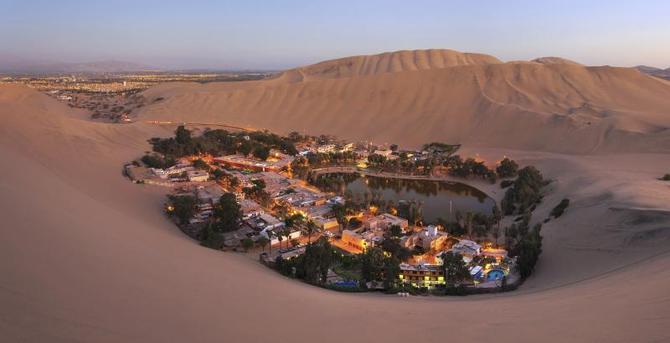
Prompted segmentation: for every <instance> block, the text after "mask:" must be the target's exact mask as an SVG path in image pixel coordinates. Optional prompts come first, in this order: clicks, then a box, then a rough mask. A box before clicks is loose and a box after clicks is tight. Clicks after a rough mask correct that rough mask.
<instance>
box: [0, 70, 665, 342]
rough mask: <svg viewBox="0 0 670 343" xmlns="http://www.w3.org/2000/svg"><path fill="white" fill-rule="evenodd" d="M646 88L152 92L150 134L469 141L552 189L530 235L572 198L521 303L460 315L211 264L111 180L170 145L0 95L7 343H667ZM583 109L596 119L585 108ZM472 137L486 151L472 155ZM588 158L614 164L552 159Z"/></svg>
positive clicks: (473, 306)
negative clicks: (268, 131) (212, 127)
mask: <svg viewBox="0 0 670 343" xmlns="http://www.w3.org/2000/svg"><path fill="white" fill-rule="evenodd" d="M531 76H532V77H531ZM398 79H400V80H402V82H401V81H398ZM565 80H568V81H565ZM577 80H580V82H582V83H581V84H580V85H575V82H576V81H577ZM650 80H653V79H649V78H647V77H645V76H642V75H640V74H638V73H637V72H633V71H630V70H626V69H616V68H583V67H578V66H571V65H561V64H555V65H541V64H538V63H530V62H529V63H515V64H500V65H498V64H489V65H484V66H481V65H464V66H457V67H450V68H441V69H434V70H433V69H431V70H424V71H400V72H386V73H382V74H378V75H366V76H360V77H352V78H349V77H344V78H335V79H327V80H312V81H299V82H287V81H285V80H279V79H277V80H270V81H265V82H248V83H235V84H210V85H198V86H196V85H191V84H167V85H164V86H161V87H159V88H158V89H152V90H149V91H148V92H147V93H146V94H147V96H157V95H158V94H161V95H167V96H168V100H166V103H165V104H156V105H154V106H152V108H150V109H148V110H147V111H146V112H145V113H142V114H141V117H144V118H162V119H169V120H187V121H196V120H217V121H226V122H228V121H231V122H234V123H238V124H255V125H256V126H267V127H272V125H276V126H277V128H279V129H282V130H290V129H292V128H295V127H299V126H301V125H303V126H304V128H302V127H299V128H301V129H305V130H307V129H309V130H310V131H311V130H314V131H316V132H321V131H323V132H330V133H341V134H342V135H343V136H352V137H356V138H364V137H366V136H364V135H365V134H367V135H368V136H367V137H372V138H373V139H375V140H382V139H389V140H393V141H400V142H403V143H404V142H407V143H414V142H416V143H419V142H423V141H426V140H428V139H439V140H447V139H451V138H452V137H463V141H464V142H465V141H468V142H471V143H473V145H468V146H466V151H465V152H466V153H474V152H478V153H480V154H481V155H482V156H484V157H486V158H498V157H499V156H501V155H509V156H512V157H513V158H516V159H518V160H519V161H521V162H522V163H524V164H526V163H531V164H535V165H537V166H538V167H539V168H540V169H541V170H542V171H543V173H545V174H546V175H547V176H548V177H550V178H552V179H554V180H555V182H554V183H553V184H552V188H553V190H552V192H551V193H550V194H549V195H548V197H547V198H546V199H545V200H544V202H543V204H542V205H541V206H540V207H539V208H538V210H537V212H536V216H537V218H542V217H543V216H545V215H546V214H547V213H548V211H549V210H550V209H551V208H552V207H553V206H554V205H555V204H556V203H558V201H559V200H560V199H561V198H562V197H564V196H569V197H570V198H571V200H572V201H571V207H570V208H569V210H568V212H567V213H566V214H565V215H564V217H562V218H561V219H559V220H556V221H552V222H550V223H549V224H547V225H546V226H545V228H544V229H543V234H544V236H545V252H544V253H543V255H542V257H541V259H540V262H539V265H538V271H537V273H536V274H535V275H534V276H533V277H532V278H531V279H530V280H529V281H528V282H527V283H526V284H525V285H524V286H523V287H522V288H521V289H520V290H518V291H515V292H512V293H507V294H501V295H496V296H476V297H467V298H433V297H429V298H421V297H418V298H397V297H394V296H381V295H371V294H343V293H335V292H332V291H326V290H322V289H318V288H314V287H311V286H308V285H304V284H301V283H299V282H297V281H294V280H289V279H286V278H284V277H282V276H280V275H278V274H276V273H272V272H271V271H269V270H267V269H265V268H264V267H262V266H261V265H260V264H259V263H257V262H255V261H253V260H251V259H249V258H247V257H246V256H241V255H237V254H233V253H222V252H216V251H212V250H208V249H205V248H202V247H200V246H198V245H197V244H196V243H195V242H192V241H190V240H189V239H188V238H186V237H185V236H184V235H183V234H181V232H179V231H178V229H176V228H175V227H174V226H173V225H172V224H171V223H170V222H169V221H168V220H167V219H165V218H164V216H163V215H162V214H161V211H160V208H161V202H162V200H163V194H162V193H161V192H162V190H160V189H156V188H151V187H150V186H146V187H143V186H139V185H133V184H131V183H130V182H128V181H127V180H125V179H124V178H123V177H122V175H121V165H122V163H123V162H124V161H127V160H129V159H131V158H134V157H136V156H137V155H139V154H141V153H142V152H143V151H144V150H146V149H148V145H147V143H146V139H147V138H149V137H152V136H156V135H166V134H168V133H169V129H170V128H161V127H156V126H152V125H149V124H144V123H141V122H137V123H134V124H129V125H113V124H102V123H93V122H89V121H87V120H85V119H84V118H85V115H84V114H83V113H79V112H72V111H71V109H69V108H68V107H66V106H65V105H63V104H60V103H57V102H56V101H55V100H53V99H51V98H49V97H47V96H45V95H43V94H39V93H37V92H35V91H33V90H30V89H27V88H24V87H18V86H4V85H0V118H1V120H2V125H0V159H2V161H3V177H2V178H0V215H1V217H2V218H3V224H2V226H0V252H1V255H0V256H2V258H1V259H0V340H1V341H8V342H73V341H75V342H120V341H122V342H184V341H193V342H220V341H226V342H267V341H268V340H277V341H280V342H283V341H294V342H307V341H314V340H319V341H322V342H342V341H350V342H373V341H389V342H396V341H407V340H416V341H426V342H438V341H445V340H458V341H466V342H469V341H473V342H474V341H489V340H495V341H500V342H537V341H548V342H549V341H551V342H554V341H555V342H566V341H569V342H663V341H668V340H670V334H668V331H667V326H668V324H670V312H669V309H670V307H668V303H669V301H670V293H669V292H668V290H669V289H670V271H669V270H668V268H667V266H668V265H669V263H670V256H669V255H668V249H667V246H668V242H669V240H670V238H669V236H670V229H668V228H669V227H670V225H669V224H668V222H669V221H670V219H669V218H668V217H669V215H668V211H669V210H670V208H669V205H668V204H670V193H668V190H669V188H668V185H667V184H665V183H662V182H661V181H658V180H656V179H655V177H658V176H660V175H661V173H662V172H667V171H668V170H670V159H669V158H668V154H667V150H666V149H667V148H668V146H667V140H663V139H665V138H663V137H664V136H663V131H662V128H663V126H664V125H666V123H667V122H666V121H667V115H665V116H664V112H663V111H664V109H663V108H659V107H661V106H664V105H665V104H667V103H666V102H665V101H666V100H665V98H668V97H667V92H668V85H667V84H666V83H663V82H659V81H656V80H653V82H652V81H650ZM545 84H546V85H545ZM571 84H572V85H573V86H570V85H571ZM584 84H587V85H591V87H586V86H584ZM403 85H404V86H403ZM604 85H608V87H610V88H608V89H607V90H603V89H602V87H604ZM534 87H540V89H542V92H541V93H542V94H543V96H538V95H537V94H536V93H535V92H536V89H535V88H534ZM570 89H573V90H574V89H578V90H579V92H577V91H574V92H573V91H570ZM554 91H557V92H558V93H556V94H554V93H553V92H554ZM571 92H572V93H571ZM408 93H409V94H410V95H407V94H408ZM454 94H456V95H454ZM472 94H478V95H476V96H475V95H472ZM482 94H486V98H484V97H483V96H482ZM577 94H579V95H577ZM662 95H666V97H665V98H663V96H662ZM582 97H584V98H588V99H591V100H590V101H592V102H593V104H591V105H587V106H583V107H581V106H582V105H581V103H583V101H581V99H582ZM444 98H446V99H447V100H448V101H445V100H444ZM252 100H253V101H252ZM387 102H390V103H389V104H387ZM512 102H513V103H514V105H510V103H512ZM577 105H579V106H580V107H579V108H577V109H574V110H573V112H575V113H578V115H579V116H582V117H586V116H588V117H589V118H591V117H599V118H600V119H599V120H600V123H601V124H592V126H594V125H595V126H596V128H580V127H579V126H578V124H576V123H572V124H570V125H574V126H570V125H568V124H565V123H564V121H569V119H556V118H555V116H559V117H570V115H569V114H566V113H565V112H561V113H559V114H552V113H551V111H553V110H555V109H557V108H561V109H562V111H567V112H570V107H571V106H577ZM471 106H477V108H478V111H474V110H470V109H469V108H470V107H471ZM615 107H616V108H617V111H614V110H612V109H611V108H615ZM529 108H532V109H533V111H530V110H528V109H529ZM665 108H668V107H665ZM354 109H357V110H356V111H354V113H348V111H349V110H354ZM412 110H416V111H415V112H413V113H412ZM484 110H488V111H484ZM265 111H266V112H265ZM603 112H604V114H603ZM263 113H265V114H266V116H265V117H264V116H262V114H263ZM315 113H316V115H314V114H315ZM365 113H370V114H365ZM267 114H270V115H267ZM410 114H411V115H412V116H413V117H410ZM515 115H516V116H515ZM380 116H381V117H383V118H385V119H384V120H382V121H377V120H374V118H375V117H380ZM573 116H574V113H573ZM512 120H515V123H508V122H509V121H512ZM589 120H592V121H594V122H595V119H589ZM346 121H352V122H353V123H354V124H350V123H347V122H346ZM487 121H493V122H494V123H495V125H498V126H500V127H499V128H495V127H494V126H493V124H491V123H487ZM556 121H557V122H559V123H558V124H556V123H554V122H556ZM397 122H400V123H397ZM410 122H411V125H410V124H409V123H410ZM552 123H553V124H552ZM602 123H606V124H602ZM402 125H405V127H404V130H403V127H402ZM433 126H437V128H434V127H433ZM454 127H457V128H459V129H460V130H463V131H464V132H463V133H459V129H457V128H454ZM606 127H609V128H610V129H609V133H608V135H605V136H598V139H599V140H598V141H595V142H592V141H591V140H589V139H587V138H584V136H586V134H584V135H582V134H575V133H572V132H573V131H580V130H586V133H588V135H589V136H590V135H596V134H598V133H603V131H604V130H606ZM474 128H477V129H481V130H486V131H485V132H486V133H488V135H489V136H487V135H484V134H479V135H478V136H476V137H477V139H478V140H480V141H479V142H477V141H476V140H475V139H474V138H473V139H471V140H468V138H467V137H466V136H465V133H473V132H474V131H473V130H475V129H474ZM514 128H516V130H517V131H514ZM519 128H523V129H522V130H521V129H519ZM569 128H570V129H569ZM497 130H500V132H498V131H497ZM535 130H537V131H535ZM561 130H563V131H561ZM617 130H619V131H621V132H618V131H617ZM529 132H530V133H529ZM473 134H474V133H473ZM559 134H565V135H564V136H560V135H559ZM504 135H507V138H506V139H508V140H509V141H510V142H512V143H509V144H502V146H518V147H522V148H524V149H523V150H510V149H494V148H491V147H492V146H494V145H495V144H497V143H499V140H500V139H502V138H501V137H503V136H504ZM543 135H544V136H545V137H542V136H543ZM517 136H521V138H519V137H517ZM538 137H540V138H544V139H546V140H548V141H549V142H550V143H555V144H561V145H565V146H567V147H568V148H569V149H568V148H552V147H551V146H550V145H548V143H547V144H541V142H542V139H540V138H538ZM612 137H615V138H616V139H617V140H613V138H612ZM580 139H581V140H580ZM474 143H479V144H478V145H475V144H474ZM586 144H591V146H589V147H588V149H577V148H578V147H579V145H586ZM486 146H488V148H486ZM594 147H595V148H594ZM592 149H597V150H598V151H609V152H610V154H599V155H587V156H581V155H574V154H558V153H547V152H545V151H543V150H554V151H556V150H569V151H570V152H574V151H587V150H592ZM622 151H634V152H635V153H623V152H622ZM652 152H656V153H652Z"/></svg>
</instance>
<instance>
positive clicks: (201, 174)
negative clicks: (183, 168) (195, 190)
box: [186, 170, 209, 182]
mask: <svg viewBox="0 0 670 343" xmlns="http://www.w3.org/2000/svg"><path fill="white" fill-rule="evenodd" d="M186 177H187V178H188V180H189V181H191V182H205V181H207V180H209V173H208V172H206V171H204V170H189V171H187V172H186Z"/></svg>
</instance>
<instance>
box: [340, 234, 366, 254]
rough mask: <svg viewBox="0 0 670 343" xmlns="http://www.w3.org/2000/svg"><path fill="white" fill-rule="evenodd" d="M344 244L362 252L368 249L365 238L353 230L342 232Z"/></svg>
mask: <svg viewBox="0 0 670 343" xmlns="http://www.w3.org/2000/svg"><path fill="white" fill-rule="evenodd" d="M342 242H343V243H345V244H347V245H349V246H351V247H354V248H356V249H358V250H361V251H365V249H367V247H368V242H367V241H366V240H365V238H363V236H361V235H360V234H358V233H356V232H354V231H351V230H344V231H342Z"/></svg>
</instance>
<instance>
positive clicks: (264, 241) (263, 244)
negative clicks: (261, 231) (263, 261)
mask: <svg viewBox="0 0 670 343" xmlns="http://www.w3.org/2000/svg"><path fill="white" fill-rule="evenodd" d="M269 243H270V240H269V239H267V238H266V237H265V236H260V237H258V239H257V240H256V244H257V245H258V246H259V247H261V248H262V249H263V252H265V247H266V246H268V244H269Z"/></svg>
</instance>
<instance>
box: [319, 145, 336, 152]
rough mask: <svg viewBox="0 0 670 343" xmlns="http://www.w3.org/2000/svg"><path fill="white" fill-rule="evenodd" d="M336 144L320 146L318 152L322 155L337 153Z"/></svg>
mask: <svg viewBox="0 0 670 343" xmlns="http://www.w3.org/2000/svg"><path fill="white" fill-rule="evenodd" d="M335 148H336V147H335V144H324V145H320V146H318V147H317V148H316V152H318V153H321V154H327V153H331V152H335Z"/></svg>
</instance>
